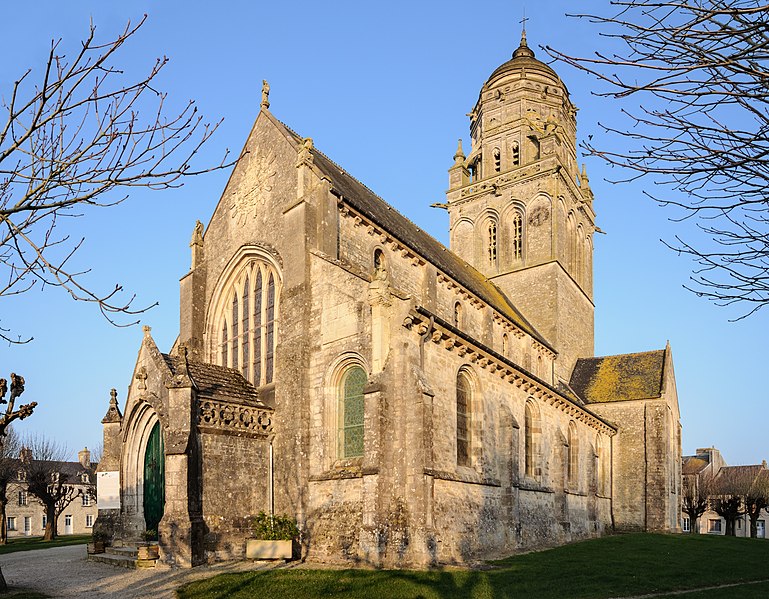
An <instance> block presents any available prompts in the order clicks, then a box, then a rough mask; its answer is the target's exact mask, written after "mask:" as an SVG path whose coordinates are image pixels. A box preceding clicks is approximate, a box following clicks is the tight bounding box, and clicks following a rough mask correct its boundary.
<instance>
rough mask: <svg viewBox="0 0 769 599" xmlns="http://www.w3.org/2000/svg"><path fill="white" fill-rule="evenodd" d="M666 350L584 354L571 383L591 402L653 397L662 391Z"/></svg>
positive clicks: (570, 384)
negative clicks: (598, 356) (590, 355)
mask: <svg viewBox="0 0 769 599" xmlns="http://www.w3.org/2000/svg"><path fill="white" fill-rule="evenodd" d="M664 369H665V350H664V349H660V350H655V351H649V352H641V353H635V354H621V355H617V356H605V357H600V358H580V359H578V360H577V364H576V365H575V366H574V370H573V371H572V373H571V381H570V382H569V386H570V387H571V388H572V389H574V391H575V392H576V393H578V394H579V396H580V397H582V398H583V399H584V400H585V401H586V402H588V403H603V402H609V401H627V400H631V399H649V398H652V397H660V396H661V395H662V376H663V373H664Z"/></svg>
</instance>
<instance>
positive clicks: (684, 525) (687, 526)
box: [681, 517, 692, 532]
mask: <svg viewBox="0 0 769 599" xmlns="http://www.w3.org/2000/svg"><path fill="white" fill-rule="evenodd" d="M691 529H692V525H691V520H689V518H686V517H684V518H683V519H682V520H681V530H683V531H684V532H690V531H691Z"/></svg>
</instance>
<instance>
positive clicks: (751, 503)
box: [743, 469, 769, 539]
mask: <svg viewBox="0 0 769 599" xmlns="http://www.w3.org/2000/svg"><path fill="white" fill-rule="evenodd" d="M743 500H744V502H745V512H746V513H747V515H748V518H750V537H751V538H752V539H755V538H757V537H758V525H757V522H758V518H759V516H760V515H761V511H762V510H764V509H766V508H767V507H769V470H766V469H761V470H759V471H758V474H757V475H756V477H755V478H754V479H753V480H752V481H751V482H750V484H749V485H747V488H746V489H745V492H744V495H743Z"/></svg>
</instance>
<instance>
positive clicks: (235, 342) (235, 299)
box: [231, 293, 240, 370]
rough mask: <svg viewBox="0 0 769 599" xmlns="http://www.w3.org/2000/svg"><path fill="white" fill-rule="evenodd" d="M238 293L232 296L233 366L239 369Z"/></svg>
mask: <svg viewBox="0 0 769 599" xmlns="http://www.w3.org/2000/svg"><path fill="white" fill-rule="evenodd" d="M239 320H240V315H239V314H238V294H237V293H235V294H234V295H233V296H232V341H231V343H232V368H234V369H235V370H237V369H238V321H239Z"/></svg>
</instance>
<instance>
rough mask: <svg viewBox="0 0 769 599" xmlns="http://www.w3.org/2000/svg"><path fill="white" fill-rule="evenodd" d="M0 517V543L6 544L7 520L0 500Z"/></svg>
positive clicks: (0, 575) (2, 502)
mask: <svg viewBox="0 0 769 599" xmlns="http://www.w3.org/2000/svg"><path fill="white" fill-rule="evenodd" d="M0 517H2V519H3V520H2V522H0V545H7V544H8V520H7V518H6V517H5V501H0ZM0 577H2V572H0Z"/></svg>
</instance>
